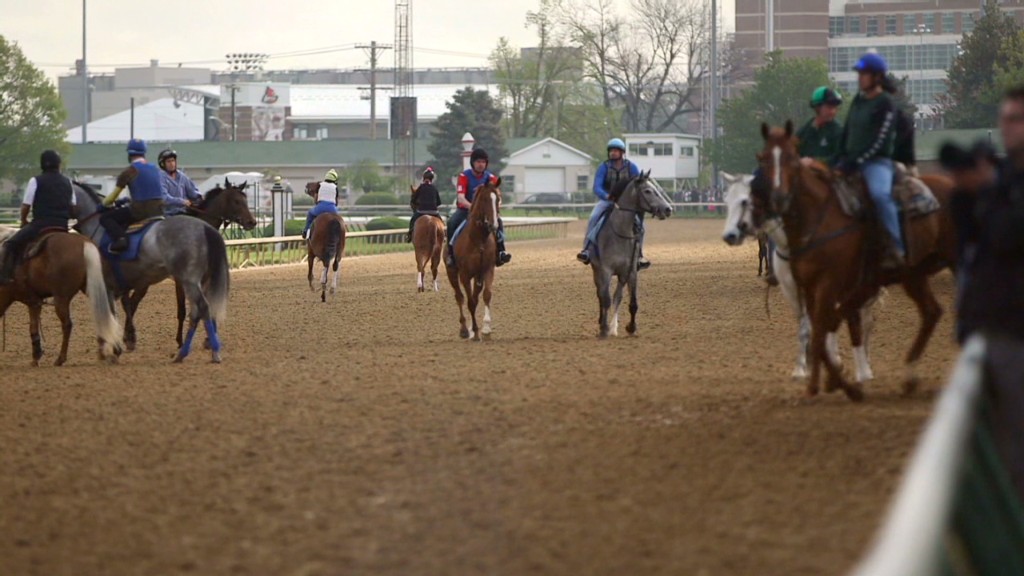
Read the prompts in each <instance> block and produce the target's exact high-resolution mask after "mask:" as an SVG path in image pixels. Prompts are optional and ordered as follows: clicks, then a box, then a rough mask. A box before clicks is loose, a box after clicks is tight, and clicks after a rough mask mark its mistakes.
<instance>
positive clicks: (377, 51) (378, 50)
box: [356, 40, 391, 140]
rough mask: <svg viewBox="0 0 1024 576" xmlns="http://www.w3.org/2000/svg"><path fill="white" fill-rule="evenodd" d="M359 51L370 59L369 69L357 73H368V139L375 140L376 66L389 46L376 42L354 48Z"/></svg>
mask: <svg viewBox="0 0 1024 576" xmlns="http://www.w3.org/2000/svg"><path fill="white" fill-rule="evenodd" d="M356 48H359V49H361V50H365V51H366V55H367V56H369V57H370V68H369V69H362V70H359V72H369V73H370V139H371V140H376V139H377V90H378V88H377V64H378V62H380V55H381V54H383V53H384V51H385V50H390V49H391V46H390V45H388V44H378V43H377V41H376V40H374V41H373V42H370V44H369V45H367V44H361V45H359V46H356Z"/></svg>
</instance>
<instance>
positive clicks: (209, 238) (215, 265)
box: [203, 226, 231, 328]
mask: <svg viewBox="0 0 1024 576" xmlns="http://www.w3.org/2000/svg"><path fill="white" fill-rule="evenodd" d="M203 232H204V233H205V234H206V258H207V267H208V269H209V275H210V276H209V283H208V285H207V288H206V301H207V303H208V304H209V307H210V319H211V320H213V321H214V322H216V323H217V326H218V328H219V327H220V326H222V325H223V324H224V321H225V320H227V318H228V293H229V292H230V290H231V275H230V272H229V268H230V266H229V265H228V249H227V246H225V245H224V238H222V237H221V235H220V234H219V233H218V232H217V231H216V230H214V229H213V228H212V227H210V226H204V227H203Z"/></svg>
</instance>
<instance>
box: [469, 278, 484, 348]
mask: <svg viewBox="0 0 1024 576" xmlns="http://www.w3.org/2000/svg"><path fill="white" fill-rule="evenodd" d="M483 288H484V283H483V281H482V280H481V279H480V278H474V279H473V280H471V281H470V282H469V283H467V284H466V293H467V294H469V319H470V320H471V321H472V323H473V327H472V328H471V329H470V331H469V337H470V339H472V340H476V341H477V342H479V341H480V326H479V325H478V324H477V323H476V308H477V306H478V305H479V304H480V292H482V291H483Z"/></svg>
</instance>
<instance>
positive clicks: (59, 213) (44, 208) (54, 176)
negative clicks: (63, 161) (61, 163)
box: [32, 172, 74, 227]
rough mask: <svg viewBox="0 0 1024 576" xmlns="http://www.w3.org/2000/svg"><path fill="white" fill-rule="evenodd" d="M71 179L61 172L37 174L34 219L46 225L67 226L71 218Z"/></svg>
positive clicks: (33, 204) (33, 207) (72, 192)
mask: <svg viewBox="0 0 1024 576" xmlns="http://www.w3.org/2000/svg"><path fill="white" fill-rule="evenodd" d="M73 195H74V191H73V190H72V189H71V181H70V180H68V179H67V177H65V176H64V175H63V174H61V173H60V172H43V173H42V174H40V175H38V176H36V194H35V198H34V199H33V201H32V221H33V222H39V223H41V224H45V225H46V226H54V227H60V226H64V227H66V226H67V225H68V220H70V219H71V210H72V208H71V198H72V196H73Z"/></svg>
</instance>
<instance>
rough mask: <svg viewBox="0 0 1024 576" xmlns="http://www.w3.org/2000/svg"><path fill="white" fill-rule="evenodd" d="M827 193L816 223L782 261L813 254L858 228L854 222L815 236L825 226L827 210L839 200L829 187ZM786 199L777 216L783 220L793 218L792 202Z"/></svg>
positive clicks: (858, 224) (790, 199) (858, 225)
mask: <svg viewBox="0 0 1024 576" xmlns="http://www.w3.org/2000/svg"><path fill="white" fill-rule="evenodd" d="M829 192H830V194H829V196H828V199H827V200H826V201H825V203H824V204H823V205H822V207H821V209H820V210H819V212H818V217H817V221H816V222H815V223H814V226H813V227H812V228H811V230H810V231H809V232H807V233H806V234H804V235H803V237H802V238H801V239H800V245H799V246H793V247H792V248H791V249H790V252H789V255H788V257H784V258H783V260H790V259H795V258H799V257H800V256H803V255H806V254H808V253H810V252H813V251H814V250H817V249H818V248H821V247H822V246H824V245H826V244H828V243H829V242H831V241H833V240H835V239H837V238H842V237H843V236H845V235H847V234H849V233H851V232H853V231H854V230H856V229H858V228H859V227H860V223H858V222H857V221H854V222H853V223H852V224H850V225H848V226H844V227H843V228H840V229H839V230H835V231H832V232H830V233H828V234H825V235H824V236H817V234H818V231H819V230H820V229H821V227H822V226H823V225H824V224H825V218H826V217H828V210H829V208H830V207H831V206H832V204H833V203H835V202H838V200H839V198H838V196H836V194H835V192H834V191H833V190H832V188H831V186H829ZM787 198H788V200H787V201H786V208H785V210H784V211H782V212H781V213H780V214H779V216H782V217H783V218H785V217H786V216H789V217H791V218H792V217H793V216H794V214H793V209H794V203H793V202H792V196H790V195H787Z"/></svg>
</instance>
